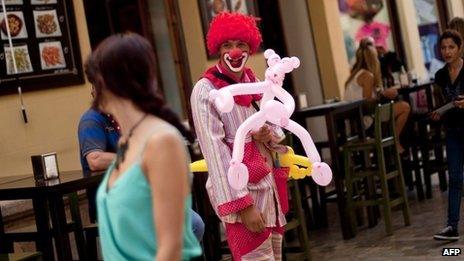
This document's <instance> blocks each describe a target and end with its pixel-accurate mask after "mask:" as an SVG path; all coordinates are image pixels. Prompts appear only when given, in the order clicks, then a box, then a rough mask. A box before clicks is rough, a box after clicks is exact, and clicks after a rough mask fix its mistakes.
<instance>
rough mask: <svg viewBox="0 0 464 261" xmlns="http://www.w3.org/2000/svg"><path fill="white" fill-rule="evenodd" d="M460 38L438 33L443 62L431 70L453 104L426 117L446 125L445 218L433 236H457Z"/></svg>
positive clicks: (462, 156) (463, 156) (463, 136)
mask: <svg viewBox="0 0 464 261" xmlns="http://www.w3.org/2000/svg"><path fill="white" fill-rule="evenodd" d="M462 44H463V42H462V38H461V35H460V34H459V33H458V32H457V31H455V30H446V31H445V32H444V33H443V34H442V35H441V37H440V40H439V46H440V52H441V55H442V58H443V59H444V60H445V62H446V65H445V66H444V67H443V68H442V69H440V70H439V71H437V73H436V74H435V84H436V86H438V87H439V88H440V89H441V91H442V93H443V96H444V98H445V100H446V102H452V103H454V106H455V107H454V108H452V109H450V110H449V111H447V112H445V113H444V114H443V115H440V113H439V112H437V111H434V112H432V113H431V115H430V118H431V119H432V120H435V121H438V120H443V121H444V125H445V129H446V156H447V158H448V175H449V192H448V221H447V225H446V227H445V228H444V229H442V230H441V231H440V232H438V233H437V234H435V235H434V236H433V238H434V239H436V240H458V239H459V232H458V224H459V216H460V208H461V195H462V185H463V167H464V70H463V58H462V56H461V54H462V50H461V49H462Z"/></svg>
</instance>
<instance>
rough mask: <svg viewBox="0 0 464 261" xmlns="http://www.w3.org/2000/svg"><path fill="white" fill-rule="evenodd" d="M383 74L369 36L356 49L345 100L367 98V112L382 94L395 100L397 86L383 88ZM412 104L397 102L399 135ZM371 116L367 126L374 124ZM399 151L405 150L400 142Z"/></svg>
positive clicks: (370, 110)
mask: <svg viewBox="0 0 464 261" xmlns="http://www.w3.org/2000/svg"><path fill="white" fill-rule="evenodd" d="M381 79H382V76H381V73H380V62H379V59H378V58H377V50H376V48H375V46H374V39H372V38H371V37H367V38H364V39H362V40H361V42H360V43H359V47H358V50H356V62H355V64H354V66H353V68H352V69H351V74H350V77H348V80H347V81H346V83H345V88H346V89H345V100H359V99H366V100H367V112H368V113H369V114H371V113H373V112H374V110H375V105H376V104H377V103H378V101H379V99H380V97H381V96H383V97H385V98H387V99H390V100H393V99H395V98H396V97H397V96H398V91H397V90H396V89H395V88H387V89H385V90H383V86H382V80H381ZM410 110H411V109H410V106H409V104H408V103H406V102H404V101H398V102H395V104H394V105H393V112H394V114H395V130H396V133H397V137H399V136H400V134H401V132H402V130H403V128H404V125H405V124H406V121H407V120H408V116H409V112H410ZM372 123H373V120H372V118H371V117H366V118H365V120H364V124H365V127H366V128H368V127H370V126H371V125H372ZM398 144H399V145H398V151H399V153H403V152H404V148H403V146H402V145H401V144H400V143H399V142H398Z"/></svg>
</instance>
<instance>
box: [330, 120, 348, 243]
mask: <svg viewBox="0 0 464 261" xmlns="http://www.w3.org/2000/svg"><path fill="white" fill-rule="evenodd" d="M326 124H327V134H328V136H329V147H330V156H331V158H332V165H331V168H332V172H333V179H334V182H335V189H336V192H337V204H338V213H339V216H340V222H341V226H342V234H343V239H350V238H353V237H354V235H353V231H351V228H350V219H349V215H347V210H346V200H345V190H344V187H345V186H344V184H343V177H342V176H343V173H341V172H340V170H341V169H342V168H341V166H340V162H339V158H340V153H339V148H338V144H337V136H336V126H335V119H334V115H333V113H331V112H330V113H328V114H327V115H326Z"/></svg>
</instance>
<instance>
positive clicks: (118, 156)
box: [114, 114, 148, 170]
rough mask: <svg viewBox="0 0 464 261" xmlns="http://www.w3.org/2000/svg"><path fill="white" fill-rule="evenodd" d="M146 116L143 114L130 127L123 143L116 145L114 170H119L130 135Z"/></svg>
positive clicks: (127, 147)
mask: <svg viewBox="0 0 464 261" xmlns="http://www.w3.org/2000/svg"><path fill="white" fill-rule="evenodd" d="M147 116H148V114H144V115H143V116H142V118H141V119H140V120H139V121H138V122H137V123H135V124H134V126H132V128H131V129H130V130H129V135H127V138H126V139H125V140H124V141H120V142H119V143H118V152H117V154H116V162H115V165H114V166H115V168H116V170H119V164H121V163H122V162H123V161H124V159H125V157H126V152H127V150H128V149H129V140H130V138H131V136H132V133H134V130H135V129H136V128H137V127H138V126H139V125H140V123H142V121H143V120H144V119H145V118H146V117H147Z"/></svg>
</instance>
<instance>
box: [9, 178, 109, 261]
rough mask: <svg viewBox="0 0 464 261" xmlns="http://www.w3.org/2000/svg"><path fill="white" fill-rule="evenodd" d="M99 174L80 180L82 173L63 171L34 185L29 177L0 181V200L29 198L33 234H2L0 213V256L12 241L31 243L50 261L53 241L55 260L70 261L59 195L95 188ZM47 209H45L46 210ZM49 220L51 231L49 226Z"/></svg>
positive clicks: (63, 209) (64, 214) (62, 206)
mask: <svg viewBox="0 0 464 261" xmlns="http://www.w3.org/2000/svg"><path fill="white" fill-rule="evenodd" d="M102 178H103V173H101V172H100V173H93V174H90V175H88V176H86V177H83V174H82V171H80V170H79V171H64V172H61V173H60V177H59V179H55V180H49V181H44V182H41V183H37V182H36V181H35V180H34V177H33V175H32V174H30V175H24V176H14V177H2V178H0V201H2V200H19V199H32V203H33V208H34V215H35V221H36V226H37V231H36V232H23V233H5V230H4V224H3V218H2V215H1V213H0V239H1V240H0V253H1V252H8V251H11V248H12V243H13V242H14V241H35V242H36V247H37V250H38V251H40V252H42V253H43V258H44V260H53V257H54V254H53V243H52V238H53V237H54V238H55V244H56V252H57V255H58V256H57V259H58V260H66V261H67V260H72V254H71V244H70V241H69V235H68V228H67V226H68V224H67V222H66V213H65V206H64V202H63V196H64V195H66V194H70V193H73V192H77V191H79V190H84V189H89V188H96V187H98V185H99V184H100V182H101V180H102ZM47 206H48V207H47ZM50 220H51V224H52V228H50V226H49V221H50Z"/></svg>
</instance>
